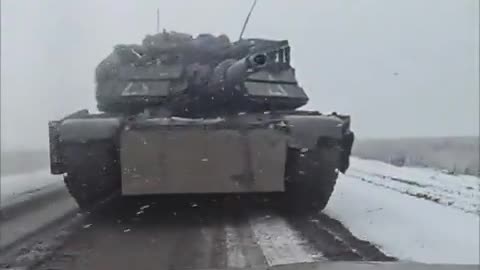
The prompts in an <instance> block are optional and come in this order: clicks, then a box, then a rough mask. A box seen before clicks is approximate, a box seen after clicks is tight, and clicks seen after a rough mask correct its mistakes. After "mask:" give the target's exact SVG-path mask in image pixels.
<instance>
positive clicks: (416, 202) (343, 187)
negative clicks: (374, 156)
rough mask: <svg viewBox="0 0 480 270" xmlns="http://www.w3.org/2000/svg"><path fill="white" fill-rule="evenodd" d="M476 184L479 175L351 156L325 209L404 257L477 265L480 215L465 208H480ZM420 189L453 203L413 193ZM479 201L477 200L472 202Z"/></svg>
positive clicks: (359, 234)
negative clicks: (445, 172)
mask: <svg viewBox="0 0 480 270" xmlns="http://www.w3.org/2000/svg"><path fill="white" fill-rule="evenodd" d="M350 173H351V174H352V175H350ZM432 173H433V174H432ZM432 175H433V176H435V177H434V178H431V177H430V176H432ZM391 177H400V178H401V180H407V182H399V181H396V180H395V179H393V180H392V178H391ZM362 178H364V179H363V180H362ZM410 181H411V182H413V183H417V184H419V185H416V184H412V183H410V184H408V182H410ZM405 183H406V184H405ZM478 183H480V179H478V178H475V177H470V176H465V177H464V176H450V175H443V174H442V175H440V174H438V173H436V172H435V171H434V170H428V169H415V168H397V167H394V166H391V165H388V164H385V163H381V162H376V161H368V160H360V159H352V170H350V171H349V172H348V173H347V175H342V176H340V177H339V179H338V182H337V186H336V189H335V193H334V195H333V196H332V198H331V201H330V203H329V205H328V206H327V208H326V210H325V213H326V214H327V215H329V216H331V217H332V218H335V219H338V220H339V221H340V222H342V223H343V224H344V225H345V226H346V227H347V228H349V229H350V231H351V232H352V233H353V234H354V235H355V236H356V237H358V238H361V239H364V240H368V241H370V242H372V243H374V244H376V245H378V246H379V248H381V249H382V251H384V252H385V253H387V254H388V255H391V256H395V257H397V258H399V259H401V260H411V261H416V262H424V263H455V264H478V263H479V262H480V255H479V254H480V253H479V252H480V248H479V237H480V235H479V226H480V219H479V215H478V214H474V213H467V212H465V209H467V210H469V211H473V210H475V209H474V207H475V205H476V207H478ZM401 184H403V185H405V186H402V185H401ZM422 185H424V186H425V187H421V186H422ZM475 185H476V186H475ZM466 187H473V189H468V188H466ZM419 189H420V190H421V191H422V192H424V193H426V194H435V195H438V196H440V202H444V200H446V199H447V198H448V200H453V202H454V203H452V204H450V205H449V204H448V203H445V204H443V203H442V204H440V203H439V202H435V201H431V200H428V199H424V198H422V197H416V196H412V194H414V193H415V192H417V191H419ZM406 190H408V191H410V192H411V193H412V194H409V193H407V192H405V191H406ZM447 195H448V196H447ZM464 199H465V200H464ZM475 199H477V201H476V203H477V204H472V203H473V202H474V201H475ZM445 202H447V201H445ZM467 202H468V203H467ZM467 206H468V207H467Z"/></svg>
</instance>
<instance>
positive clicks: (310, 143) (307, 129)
mask: <svg viewBox="0 0 480 270" xmlns="http://www.w3.org/2000/svg"><path fill="white" fill-rule="evenodd" d="M285 121H286V122H287V123H288V128H289V131H290V132H289V133H290V137H289V139H288V146H289V147H291V148H297V149H300V148H314V147H315V146H316V144H317V142H318V139H319V138H322V137H324V138H330V139H334V140H339V141H341V140H342V139H343V136H344V129H345V122H344V121H343V120H342V119H340V118H338V117H336V116H333V115H288V116H285Z"/></svg>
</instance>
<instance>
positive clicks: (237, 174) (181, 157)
mask: <svg viewBox="0 0 480 270" xmlns="http://www.w3.org/2000/svg"><path fill="white" fill-rule="evenodd" d="M286 151H287V136H286V135H285V134H284V133H281V132H279V131H278V130H274V129H269V128H254V129H246V130H242V131H239V130H235V129H227V128H225V129H213V128H210V129H208V128H200V127H185V126H184V127H175V128H165V127H153V128H152V127H149V128H145V129H142V128H139V129H128V128H127V129H125V130H124V131H123V132H122V134H121V148H120V159H121V164H122V193H123V194H124V195H136V194H166V193H177V194H178V193H242V192H274V191H284V188H285V187H284V174H285V162H286Z"/></svg>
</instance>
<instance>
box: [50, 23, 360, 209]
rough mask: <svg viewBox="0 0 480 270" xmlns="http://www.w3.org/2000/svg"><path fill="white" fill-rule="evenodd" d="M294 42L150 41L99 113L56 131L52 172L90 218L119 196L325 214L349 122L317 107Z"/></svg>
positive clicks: (346, 152) (114, 62)
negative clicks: (227, 199) (218, 200)
mask: <svg viewBox="0 0 480 270" xmlns="http://www.w3.org/2000/svg"><path fill="white" fill-rule="evenodd" d="M290 59H291V49H290V46H289V43H288V41H287V40H269V39H240V40H238V41H235V42H231V41H230V40H229V38H228V37H227V36H225V35H220V36H213V35H211V34H201V35H198V36H196V37H193V36H192V35H189V34H185V33H178V32H173V31H172V32H167V31H164V32H160V33H157V34H155V35H148V36H146V37H145V38H144V40H143V42H142V43H141V44H133V45H118V46H116V47H115V48H114V50H113V52H112V53H111V54H110V55H109V56H108V57H106V58H105V59H104V60H103V61H101V63H100V64H99V65H98V67H97V69H96V73H95V76H96V92H95V94H96V100H97V105H98V110H99V112H96V113H90V112H89V111H87V110H80V111H78V112H75V113H73V114H71V115H68V116H66V117H64V118H63V119H60V120H56V121H50V122H49V136H50V160H51V162H50V165H51V172H52V174H63V175H64V179H65V183H66V186H67V188H68V190H69V191H70V193H71V195H72V196H73V197H74V198H75V200H76V201H77V203H78V205H79V206H80V208H81V209H89V208H91V207H92V206H93V205H95V203H96V202H98V201H100V200H102V199H103V198H106V197H108V196H109V195H110V194H113V193H117V194H118V193H120V194H121V195H122V196H136V195H146V194H195V193H205V194H209V193H222V194H232V193H233V194H235V193H238V194H242V193H267V194H280V195H281V197H282V198H286V200H287V201H288V202H289V204H293V205H299V206H301V207H307V206H313V205H314V206H315V207H318V208H319V209H323V208H324V207H325V206H326V205H327V203H328V200H329V198H330V195H331V194H332V192H333V189H334V186H335V182H336V179H337V175H338V173H339V172H345V171H346V170H347V168H348V166H349V156H350V152H351V148H352V144H353V140H354V135H353V132H352V131H351V130H350V117H349V116H348V115H340V114H337V113H331V114H322V113H320V112H318V111H305V110H299V109H298V108H300V107H301V106H303V105H305V104H306V103H307V102H308V97H307V95H306V93H305V91H304V89H303V88H302V87H301V86H300V85H299V83H298V81H297V79H296V75H295V69H294V68H293V67H292V65H291V61H290Z"/></svg>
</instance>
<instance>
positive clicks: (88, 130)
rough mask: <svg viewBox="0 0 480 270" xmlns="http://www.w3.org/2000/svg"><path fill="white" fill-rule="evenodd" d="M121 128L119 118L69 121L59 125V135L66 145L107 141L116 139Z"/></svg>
mask: <svg viewBox="0 0 480 270" xmlns="http://www.w3.org/2000/svg"><path fill="white" fill-rule="evenodd" d="M120 126H121V120H120V119H119V118H100V119H99V118H90V119H88V118H86V119H67V120H64V121H62V122H61V124H60V125H58V135H59V139H60V141H61V142H65V143H85V142H88V141H97V140H106V139H110V138H113V137H115V135H116V134H117V133H118V132H119V130H120Z"/></svg>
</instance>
